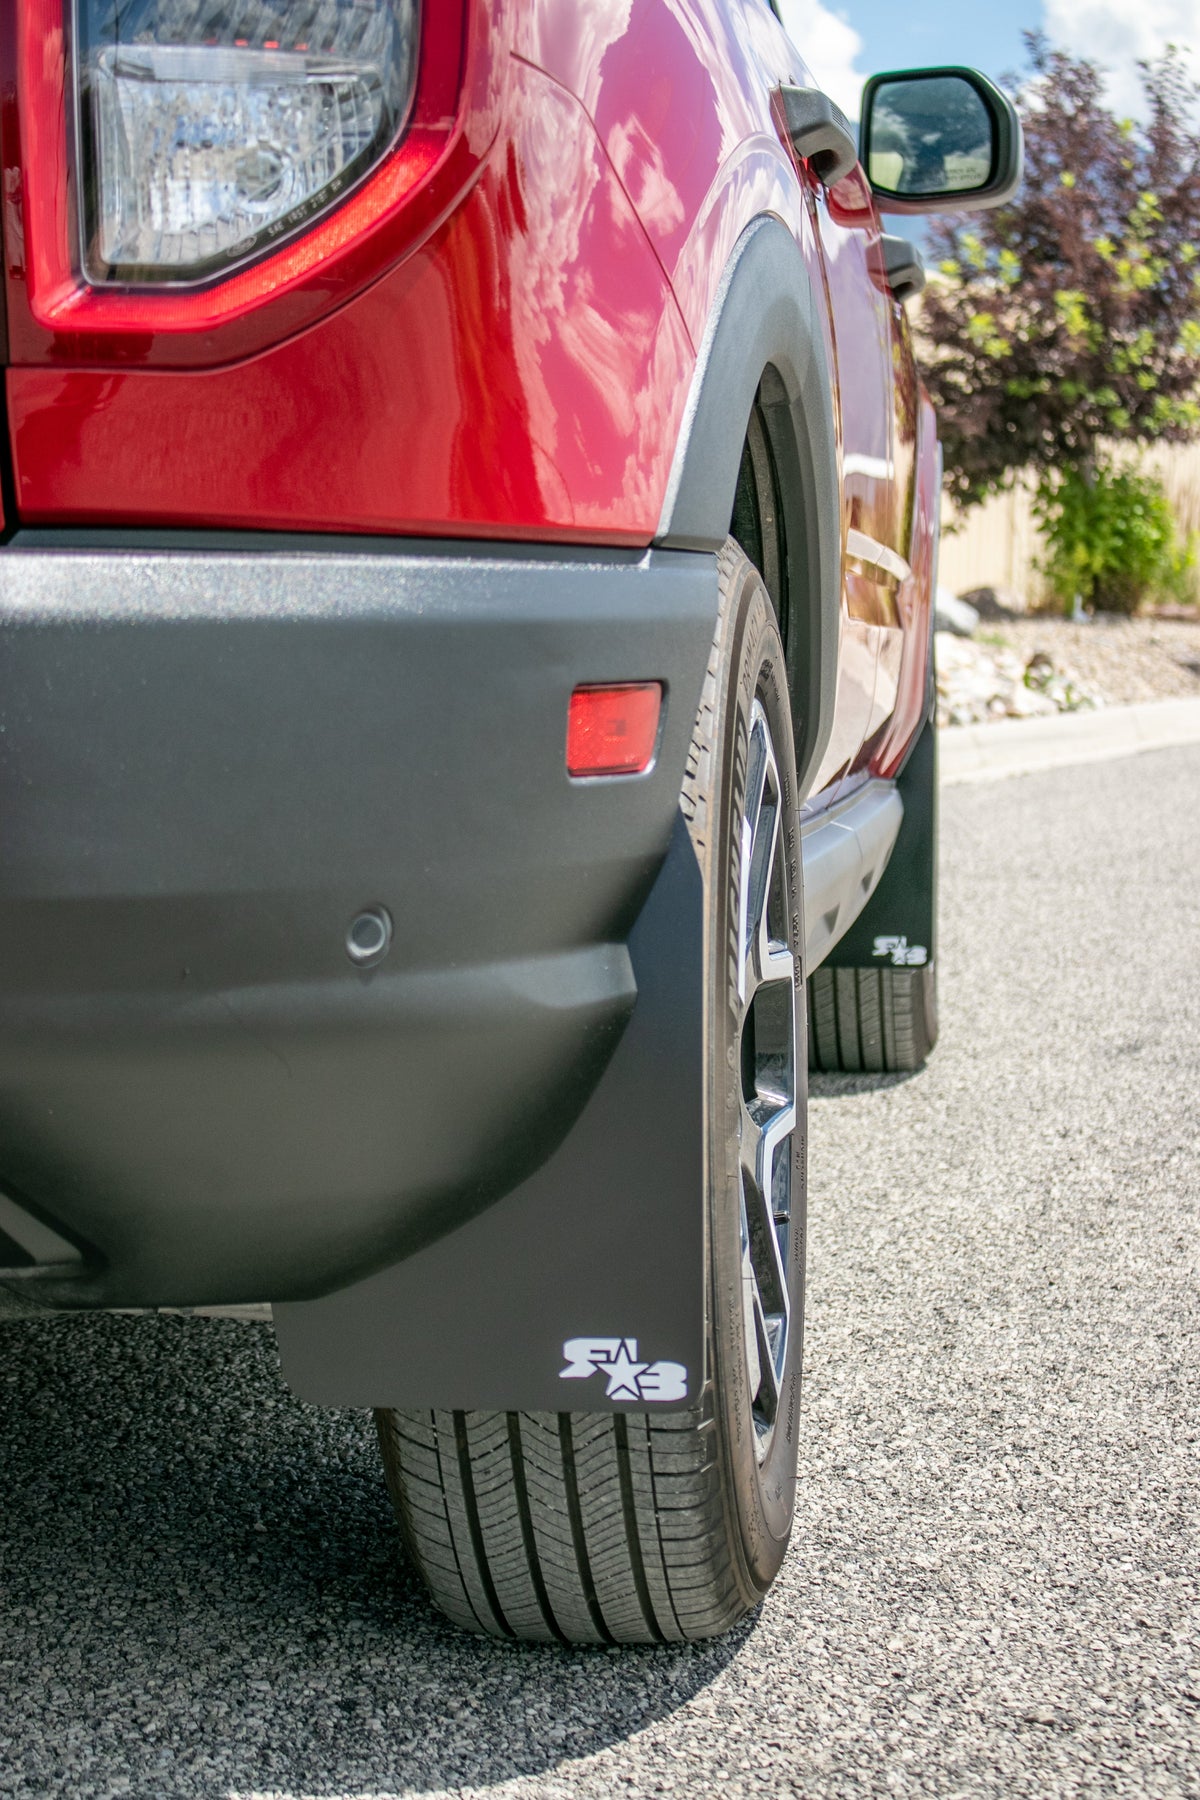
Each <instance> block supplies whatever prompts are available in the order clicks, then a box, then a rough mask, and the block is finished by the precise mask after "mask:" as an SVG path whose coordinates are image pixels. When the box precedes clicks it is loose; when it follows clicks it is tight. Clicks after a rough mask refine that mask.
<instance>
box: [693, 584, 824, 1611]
mask: <svg viewBox="0 0 1200 1800" xmlns="http://www.w3.org/2000/svg"><path fill="white" fill-rule="evenodd" d="M739 560H740V567H738V568H737V569H736V573H735V576H734V581H735V584H736V586H735V591H734V593H733V594H732V596H731V605H730V614H729V617H730V631H729V636H728V640H727V644H726V657H725V667H724V669H723V676H724V679H723V681H722V683H721V696H722V698H721V708H720V712H719V715H718V718H717V721H716V733H715V738H716V743H715V745H714V749H715V750H716V752H717V755H718V758H719V773H718V781H717V783H716V788H717V792H716V794H715V796H714V798H715V800H716V814H717V819H718V820H719V829H718V831H717V833H716V836H715V841H714V842H713V843H712V845H711V851H712V856H711V863H710V868H709V871H708V875H709V900H710V904H709V907H708V913H709V918H708V931H709V944H708V950H709V974H708V980H707V983H706V989H707V991H706V1003H707V1011H708V1019H709V1028H708V1032H707V1040H708V1042H707V1053H708V1064H709V1067H708V1083H709V1109H710V1110H709V1132H708V1139H709V1142H708V1147H707V1148H708V1169H709V1174H708V1183H707V1185H708V1203H709V1221H708V1224H709V1234H710V1235H709V1243H710V1271H711V1308H712V1310H711V1315H710V1327H709V1353H710V1356H711V1358H712V1368H713V1375H714V1384H715V1409H716V1414H717V1420H718V1426H719V1432H720V1439H721V1444H722V1454H723V1456H724V1459H725V1463H726V1476H727V1480H728V1483H729V1488H730V1491H731V1493H732V1497H733V1500H734V1504H735V1508H736V1513H737V1525H738V1532H737V1536H738V1538H739V1540H740V1548H741V1553H742V1563H743V1571H744V1575H745V1578H746V1580H747V1583H748V1585H749V1587H750V1588H751V1590H752V1591H753V1592H755V1593H757V1594H762V1593H764V1592H765V1591H766V1589H767V1588H768V1587H769V1585H770V1583H771V1581H772V1579H773V1578H774V1576H775V1574H776V1572H777V1570H778V1568H779V1565H780V1563H781V1561H782V1559H783V1554H784V1551H785V1550H786V1548H787V1542H788V1536H789V1533H790V1530H791V1523H792V1516H793V1512H794V1508H795V1486H796V1460H797V1434H798V1430H799V1411H800V1371H801V1362H802V1353H803V1319H804V1251H805V1188H806V1166H807V1154H806V1151H807V1121H806V1117H805V1098H806V1086H807V1069H808V1049H807V1041H806V1009H805V1006H804V1003H803V994H804V987H803V979H804V970H803V944H804V928H803V901H802V888H801V866H800V823H799V809H798V806H797V797H796V774H795V765H796V759H795V750H794V741H793V732H792V723H791V712H790V705H789V701H788V690H787V677H786V664H785V658H784V650H783V644H782V642H781V640H780V636H779V631H778V628H777V624H776V620H775V614H774V611H773V608H772V606H771V602H770V598H769V596H768V594H767V591H766V588H765V587H764V585H763V583H762V581H761V579H760V577H759V576H758V573H757V571H756V570H755V569H754V568H753V566H752V565H751V564H750V563H749V562H747V561H746V560H745V559H744V558H741V559H739ZM756 698H757V699H758V700H759V701H760V702H761V704H762V706H763V709H764V711H765V713H766V717H767V722H768V725H769V727H770V731H771V736H772V738H773V740H774V745H775V755H776V759H777V762H778V766H779V782H780V799H781V814H782V817H781V832H782V840H783V849H784V857H785V862H786V867H787V874H788V886H789V912H790V915H791V917H790V937H791V944H792V950H793V956H794V958H795V969H796V982H795V992H794V998H793V1006H794V1010H795V1033H796V1035H795V1045H796V1090H797V1091H796V1104H797V1117H796V1128H795V1130H794V1131H793V1133H792V1215H791V1216H792V1225H791V1231H790V1233H789V1246H788V1250H789V1254H788V1262H789V1267H788V1271H787V1274H788V1282H789V1290H790V1294H791V1308H792V1310H791V1320H790V1328H789V1337H788V1353H787V1362H786V1365H785V1368H784V1371H783V1381H782V1384H781V1391H780V1406H779V1415H778V1420H777V1422H776V1425H775V1429H774V1432H773V1434H772V1441H771V1444H770V1447H769V1450H768V1454H767V1456H766V1459H765V1460H764V1462H763V1463H762V1464H760V1463H759V1461H758V1455H757V1433H756V1431H755V1426H754V1420H753V1414H752V1408H751V1395H750V1386H749V1375H748V1369H747V1359H746V1345H745V1331H744V1325H743V1297H742V1268H741V1241H740V1225H741V1199H740V1185H739V1173H738V1171H739V1158H738V1123H739V1112H740V1106H739V1102H740V1088H741V1068H740V1057H739V1054H738V1036H737V966H738V956H739V946H738V929H739V927H738V920H739V906H738V901H739V891H738V890H739V883H740V839H741V827H742V820H743V818H744V815H745V807H746V773H747V750H748V744H749V738H750V719H751V709H752V707H753V704H754V701H755V699H756Z"/></svg>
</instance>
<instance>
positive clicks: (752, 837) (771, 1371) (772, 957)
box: [738, 700, 797, 1457]
mask: <svg viewBox="0 0 1200 1800" xmlns="http://www.w3.org/2000/svg"><path fill="white" fill-rule="evenodd" d="M782 796H783V789H782V785H781V783H780V779H779V768H778V763H777V761H776V757H775V750H774V746H773V744H772V742H771V733H770V730H769V727H768V723H767V717H766V712H765V710H764V708H763V706H762V704H761V703H760V702H759V701H758V700H756V701H755V702H754V705H753V708H752V711H751V718H750V732H749V741H748V744H747V764H746V803H745V812H744V815H743V818H742V826H741V835H740V842H739V845H738V851H739V865H740V866H739V871H738V872H739V883H738V949H739V955H738V997H739V1001H740V1003H741V1004H740V1006H739V1024H740V1036H741V1042H740V1045H739V1050H740V1066H741V1071H742V1104H741V1108H740V1126H739V1160H740V1164H741V1190H742V1193H741V1263H742V1310H743V1323H744V1332H745V1345H746V1374H747V1381H748V1384H749V1387H750V1396H751V1403H752V1407H753V1411H754V1420H755V1429H756V1431H757V1434H758V1443H759V1455H760V1457H762V1456H765V1455H766V1453H767V1449H768V1447H769V1443H770V1438H771V1433H772V1431H773V1429H774V1425H775V1420H776V1417H777V1415H778V1410H779V1395H780V1389H781V1383H782V1379H783V1371H784V1368H785V1366H786V1361H787V1345H788V1333H789V1328H790V1324H791V1297H790V1295H789V1293H788V1266H787V1257H786V1252H787V1245H788V1242H789V1237H790V1231H789V1227H790V1220H791V1166H792V1134H793V1132H794V1131H795V1129H796V1123H797V1101H796V1082H797V1069H796V1010H795V1009H796V970H795V960H794V957H793V953H792V950H791V948H790V947H789V944H788V942H787V934H788V928H789V919H790V905H791V895H790V893H789V883H788V875H787V856H786V848H785V845H784V841H783V828H784V821H783V817H782V810H783V798H782Z"/></svg>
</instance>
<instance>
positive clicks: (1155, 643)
mask: <svg viewBox="0 0 1200 1800" xmlns="http://www.w3.org/2000/svg"><path fill="white" fill-rule="evenodd" d="M989 629H993V630H994V631H995V632H996V633H998V635H999V636H1000V637H1002V638H1004V639H1006V640H1007V642H1008V643H1010V644H1011V645H1012V647H1013V649H1014V650H1016V651H1017V653H1018V654H1019V655H1020V656H1021V658H1022V661H1024V662H1026V663H1027V662H1028V661H1029V659H1030V657H1031V656H1034V655H1036V654H1037V652H1038V651H1039V650H1040V651H1044V652H1045V654H1046V655H1048V656H1049V657H1050V659H1051V661H1052V662H1053V663H1054V664H1055V666H1056V667H1058V668H1063V669H1066V670H1067V671H1068V672H1069V673H1070V674H1071V675H1073V676H1074V677H1075V679H1076V680H1077V681H1079V682H1080V683H1081V684H1082V685H1083V686H1084V687H1087V688H1090V689H1093V690H1095V692H1096V693H1098V694H1099V695H1100V696H1101V697H1102V698H1103V699H1104V700H1105V701H1106V702H1107V704H1108V705H1109V706H1124V705H1134V704H1136V703H1137V702H1138V701H1141V700H1169V699H1174V698H1175V697H1176V696H1177V695H1188V694H1200V619H1122V618H1117V617H1114V616H1110V615H1108V614H1104V613H1099V614H1097V616H1096V617H1095V618H1094V619H1091V620H1089V621H1088V623H1087V624H1086V625H1072V623H1071V621H1070V620H1069V619H1056V618H1047V617H1044V616H1043V617H1040V618H1036V617H1035V618H1024V619H1012V620H1005V621H1004V622H1003V623H1002V624H998V625H996V626H994V627H991V628H989V626H987V625H986V624H985V625H984V627H983V630H984V632H985V633H986V632H987V631H988V630H989Z"/></svg>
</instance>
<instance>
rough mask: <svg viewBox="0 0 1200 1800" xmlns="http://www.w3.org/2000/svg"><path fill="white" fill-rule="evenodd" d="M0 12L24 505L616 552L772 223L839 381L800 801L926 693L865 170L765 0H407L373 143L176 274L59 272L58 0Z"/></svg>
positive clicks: (650, 530)
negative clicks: (834, 503)
mask: <svg viewBox="0 0 1200 1800" xmlns="http://www.w3.org/2000/svg"><path fill="white" fill-rule="evenodd" d="M3 29H4V30H5V33H6V41H5V42H4V45H3V54H4V57H5V62H6V75H5V82H4V112H3V157H4V182H5V210H4V226H5V274H6V289H7V307H8V340H9V367H8V369H7V372H6V377H5V380H6V404H7V418H8V429H9V440H10V447H11V458H12V472H13V485H12V490H11V492H12V495H13V499H12V505H13V506H14V507H15V511H16V515H17V520H18V521H19V523H20V524H21V525H23V526H42V527H54V526H81V525H87V524H103V525H104V526H141V527H153V526H158V527H170V528H172V529H180V528H196V529H214V528H219V529H224V530H243V531H244V530H254V531H278V532H285V531H286V532H322V533H327V532H346V533H380V534H389V535H395V534H404V535H406V536H413V537H427V538H435V539H447V538H464V537H471V538H492V539H495V538H500V539H506V540H516V541H525V542H533V543H543V544H594V545H623V546H640V545H648V544H649V543H651V541H652V540H653V539H654V537H655V534H656V531H657V528H658V523H659V519H660V516H661V513H662V508H663V502H664V496H665V493H666V489H667V484H668V480H669V476H670V470H671V463H672V457H673V454H674V451H675V446H676V442H677V439H678V437H679V432H680V426H681V422H682V420H683V417H684V412H685V408H686V406H687V401H688V394H689V389H690V386H691V383H692V379H693V375H694V372H695V367H696V359H697V354H698V351H699V349H700V346H701V344H702V342H703V339H704V335H705V330H706V326H707V324H708V321H709V320H710V318H711V316H712V313H713V308H714V301H715V298H716V295H717V292H718V289H719V287H720V283H721V281H722V278H723V275H724V271H725V268H726V265H727V263H728V261H729V257H730V254H731V252H732V250H733V247H734V245H735V244H736V242H737V240H738V238H739V236H740V235H741V233H742V232H743V231H744V230H745V228H746V227H747V226H748V225H749V224H750V223H751V222H752V221H754V220H755V219H757V218H761V217H763V216H771V217H773V218H776V219H779V220H781V221H783V222H784V224H785V225H786V226H787V229H788V230H789V232H790V233H791V234H792V236H793V238H794V240H795V242H796V244H797V245H798V247H799V249H800V252H801V254H802V256H803V258H804V262H805V264H806V266H807V269H808V271H809V273H810V275H811V279H812V283H813V287H814V291H815V292H816V293H818V294H819V295H821V296H823V297H824V300H825V305H824V309H823V319H822V323H823V327H824V330H825V333H826V346H827V354H828V363H829V368H830V370H831V371H832V373H833V378H834V383H835V390H836V391H835V407H834V417H835V424H836V429H837V433H838V458H839V467H840V470H841V486H842V533H843V544H844V547H845V555H844V566H843V591H842V603H841V619H840V645H839V650H838V696H837V710H836V720H835V724H834V729H833V733H832V736H831V739H830V742H829V745H828V747H827V750H826V753H825V755H824V757H823V759H822V762H821V766H820V769H819V771H818V772H817V774H816V778H815V780H814V781H813V783H812V788H811V793H812V796H813V797H815V798H816V797H820V798H824V799H825V800H828V799H829V798H831V797H833V795H834V794H835V793H837V792H839V791H842V787H841V784H843V783H844V782H845V781H847V780H849V781H854V780H857V779H861V778H862V777H863V775H864V774H865V773H866V772H867V771H868V770H869V771H870V772H872V773H877V774H882V775H885V776H886V775H889V774H891V773H893V772H894V770H895V769H896V767H897V766H898V764H899V763H900V761H901V760H902V758H903V756H904V753H905V751H906V749H907V748H908V747H909V745H910V743H911V741H912V739H913V737H914V734H915V733H916V731H917V729H918V728H919V725H920V721H921V716H922V709H923V703H924V695H925V684H926V673H927V670H926V659H927V655H928V642H929V606H930V596H931V589H932V582H933V569H934V558H935V545H936V536H937V503H936V495H937V483H938V473H937V471H938V464H937V454H938V452H937V444H936V432H935V424H934V420H933V416H932V412H931V409H930V406H929V403H928V401H927V399H926V398H925V396H924V394H923V393H922V390H921V388H920V386H919V383H918V380H917V376H916V373H915V369H914V365H913V359H912V351H911V344H910V340H909V331H908V325H907V321H906V319H905V315H904V310H903V307H902V306H901V305H900V304H899V302H898V301H896V300H895V299H894V298H893V297H892V294H891V292H890V290H889V287H888V281H887V276H886V272H885V269H884V263H883V259H882V255H881V250H880V222H879V217H878V214H877V211H876V208H875V203H874V200H873V198H872V195H871V192H870V189H869V188H868V186H867V183H866V180H865V178H864V177H863V176H862V174H861V172H855V173H854V174H852V175H850V176H848V177H847V178H846V179H844V180H842V181H841V182H839V183H837V184H836V186H835V188H834V189H832V190H829V191H828V192H827V191H826V190H825V189H824V188H823V186H822V184H821V183H820V182H819V181H818V180H817V179H816V178H815V176H814V174H813V173H812V171H811V169H810V168H809V166H808V165H807V164H806V163H804V162H803V161H800V160H799V159H798V158H797V157H796V155H795V153H794V151H793V150H792V149H791V147H790V145H789V143H788V140H787V134H786V130H785V129H784V127H783V121H782V115H781V112H780V108H779V104H778V98H777V96H778V90H779V88H780V87H781V86H782V85H784V84H788V83H792V84H797V85H801V86H809V85H811V76H810V74H809V72H808V70H807V68H806V67H805V65H804V63H803V61H802V59H801V56H800V54H799V52H798V50H797V49H796V48H795V46H794V45H793V44H792V43H791V41H790V40H789V38H788V37H787V35H786V33H785V32H784V30H783V28H782V26H781V25H780V23H779V21H778V20H777V19H776V18H775V17H774V15H773V14H772V12H771V10H770V8H769V7H768V6H767V4H766V3H765V0H632V4H630V5H620V6H608V5H597V4H595V0H554V3H553V4H543V5H539V6H530V5H527V4H523V3H522V0H463V4H461V5H460V4H459V0H450V3H449V4H439V5H438V6H437V7H433V6H429V7H428V8H427V17H426V20H425V24H424V34H423V41H422V52H421V58H422V60H421V68H420V73H419V78H418V84H417V91H416V98H415V104H414V113H413V120H412V123H411V125H410V129H409V131H408V133H407V135H406V136H405V138H404V139H403V141H402V143H401V145H400V147H399V148H398V149H397V151H396V152H394V154H393V155H392V157H390V158H389V159H388V160H387V162H386V163H385V164H384V166H383V167H382V168H381V169H379V170H378V171H377V172H376V173H375V175H373V176H372V177H371V178H370V179H369V180H368V181H367V182H366V183H365V184H364V186H363V187H361V188H360V189H359V190H358V192H357V193H356V194H355V196H354V197H353V198H352V199H351V200H350V201H349V202H347V203H346V205H345V206H344V207H343V208H341V209H340V210H339V211H338V212H337V214H336V215H334V217H333V218H332V219H331V220H327V221H325V222H323V223H319V224H318V225H317V226H316V227H315V228H314V230H313V231H312V232H311V233H310V234H307V235H305V236H303V237H301V238H300V239H299V240H297V241H292V242H290V243H289V244H288V246H287V247H286V248H284V249H282V250H281V251H279V252H278V253H277V254H276V255H275V256H273V257H269V258H267V259H266V260H264V261H260V262H258V263H255V264H253V265H252V266H251V267H250V268H249V269H247V270H245V271H243V272H241V273H240V274H237V275H235V276H234V277H232V278H231V279H229V280H228V281H226V282H223V283H217V284H216V285H215V286H212V287H209V288H208V289H206V290H205V291H203V292H202V293H200V294H198V295H195V294H190V293H189V294H184V295H182V296H180V295H174V294H167V295H163V294H161V293H154V294H149V293H148V294H138V293H133V294H130V293H118V294H109V293H97V292H95V291H92V290H89V289H87V288H86V287H85V286H83V285H82V284H80V282H79V281H78V280H77V279H76V278H75V277H74V276H73V274H72V270H71V254H70V248H69V244H68V237H67V220H68V213H69V208H68V195H67V186H68V159H67V154H66V147H65V146H66V139H65V122H64V103H63V76H62V55H61V46H62V34H63V9H62V0H30V3H29V4H26V5H23V6H21V7H18V8H16V9H15V12H14V13H13V14H10V15H9V17H8V20H7V23H6V25H5V26H4V28H3ZM18 102H19V103H18ZM851 534H853V535H851ZM856 550H858V551H860V552H863V551H865V559H864V556H863V555H861V554H860V555H856V554H855V551H856ZM881 550H882V551H883V552H885V553H890V555H891V557H892V558H894V561H893V562H891V563H890V564H889V563H888V557H887V555H885V556H884V558H883V564H884V565H886V566H885V567H884V568H883V575H882V576H881V564H880V561H879V560H872V559H873V558H875V559H878V558H879V554H880V551H881ZM891 571H895V573H894V575H893V574H892V573H891ZM889 576H890V578H887V577H889Z"/></svg>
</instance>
